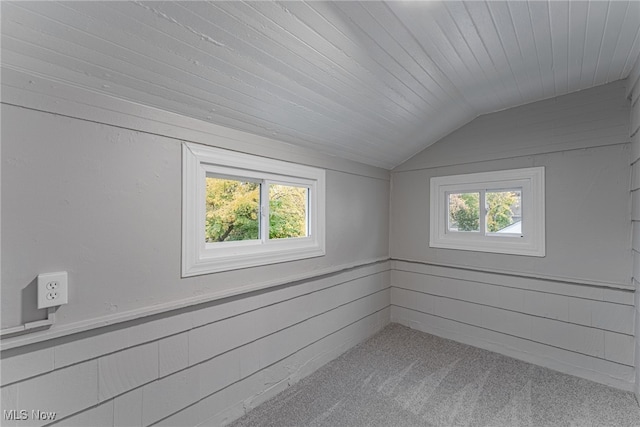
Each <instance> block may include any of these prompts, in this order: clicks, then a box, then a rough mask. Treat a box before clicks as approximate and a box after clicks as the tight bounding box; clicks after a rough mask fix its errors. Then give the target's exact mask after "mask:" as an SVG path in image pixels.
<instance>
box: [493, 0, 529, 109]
mask: <svg viewBox="0 0 640 427" xmlns="http://www.w3.org/2000/svg"><path fill="white" fill-rule="evenodd" d="M487 10H488V12H489V16H490V17H491V24H492V25H493V28H494V29H495V30H496V35H497V36H498V40H499V41H500V47H501V48H502V52H503V53H504V57H505V59H506V61H507V65H508V66H509V71H510V72H511V76H512V77H513V81H514V82H515V84H516V89H517V90H518V95H520V102H524V100H525V98H524V96H523V95H522V91H521V90H520V85H519V84H518V79H517V78H516V74H515V73H514V72H513V66H512V65H511V61H509V55H508V54H507V50H506V49H505V47H504V41H503V40H502V35H501V34H500V31H499V30H498V26H497V25H496V20H495V17H494V16H493V12H492V11H491V8H490V7H488V6H487ZM514 32H515V31H514Z"/></svg>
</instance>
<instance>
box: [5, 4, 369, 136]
mask: <svg viewBox="0 0 640 427" xmlns="http://www.w3.org/2000/svg"><path fill="white" fill-rule="evenodd" d="M43 18H45V19H49V20H51V21H53V22H57V23H58V24H60V25H63V26H65V27H68V28H72V29H74V30H76V31H80V32H83V33H85V34H86V35H87V36H89V37H96V36H94V35H92V34H89V33H86V32H84V31H83V30H82V29H79V28H76V27H72V26H68V25H67V24H65V23H62V22H60V21H57V20H55V19H53V18H50V17H44V16H43ZM141 24H143V25H146V24H144V23H141ZM167 36H168V37H171V36H170V35H167ZM9 37H10V36H9ZM49 37H55V36H52V35H49ZM16 40H18V39H16ZM100 40H104V39H100ZM18 41H20V42H22V43H27V44H31V45H32V46H34V47H36V48H41V49H47V50H51V51H52V52H56V53H57V54H59V55H63V56H66V57H68V58H72V59H74V60H77V61H81V62H84V63H86V64H87V65H90V66H94V67H100V68H104V67H102V66H100V65H97V64H92V63H89V62H87V61H84V60H82V59H80V58H76V57H70V56H68V55H67V54H64V53H62V52H59V51H55V50H52V49H50V48H46V47H44V46H38V45H35V44H33V43H30V42H28V41H25V40H18ZM104 41H105V42H106V43H109V44H112V45H114V46H118V47H120V48H123V49H126V50H129V49H128V48H126V47H124V46H121V45H118V44H116V43H113V42H110V41H108V40H104ZM79 46H80V47H82V48H84V49H86V48H85V47H84V46H81V45H79ZM131 52H132V53H134V54H139V53H138V52H135V51H131ZM98 53H99V54H101V55H104V54H102V53H101V52H98ZM143 56H145V57H146V58H148V59H149V60H150V61H153V62H157V60H155V59H154V58H152V57H148V56H146V55H143ZM110 57H112V58H113V59H115V60H117V61H121V62H124V63H127V64H129V65H131V66H132V67H134V68H135V67H138V66H137V65H135V64H133V63H131V62H128V61H125V60H122V59H120V58H116V57H114V56H110ZM163 65H166V66H169V67H171V68H174V69H176V70H178V71H180V72H186V73H189V74H190V75H192V76H194V77H196V78H198V79H203V78H202V77H200V76H198V75H196V74H193V73H191V72H189V71H187V70H184V69H180V68H176V67H173V66H172V65H169V64H164V63H163ZM138 68H139V67H138ZM111 71H112V72H113V73H116V74H120V75H122V76H125V77H126V78H128V79H136V80H139V81H142V82H144V83H148V84H153V85H156V86H158V87H159V88H162V89H164V90H169V91H173V90H172V89H170V88H168V87H166V86H162V85H158V84H156V83H150V82H147V81H146V80H140V79H137V78H136V77H133V76H130V75H128V74H124V73H120V72H118V71H115V70H111ZM148 71H149V72H151V73H154V74H157V73H155V72H154V71H151V70H148ZM159 76H160V77H164V78H166V79H168V80H172V81H175V82H177V83H179V84H185V85H187V86H191V87H192V88H194V89H198V88H197V87H196V86H193V85H190V84H187V83H184V82H182V81H178V80H175V79H174V78H172V77H167V76H162V75H159ZM110 83H111V84H115V85H117V84H118V83H116V82H110ZM209 83H210V84H214V85H217V86H219V84H218V83H216V82H210V81H209ZM131 89H133V88H131ZM227 90H230V91H234V92H237V93H238V94H241V95H243V96H247V97H250V98H254V99H255V100H256V101H259V102H261V103H263V102H264V101H262V100H260V99H259V98H255V97H254V96H253V95H251V94H249V93H245V92H243V91H239V90H237V89H235V88H231V87H227ZM174 92H175V91H174ZM180 94H181V95H184V96H190V97H193V98H194V99H199V100H201V101H203V102H208V100H206V99H204V98H198V97H194V96H193V95H187V94H183V93H180ZM217 96H219V97H221V98H226V97H225V96H224V95H221V94H219V93H218V94H217ZM274 96H275V95H274ZM226 99H227V100H229V101H231V99H230V98H226ZM284 101H286V100H284ZM226 108H227V109H229V110H231V111H234V112H238V113H241V114H247V113H245V112H242V111H240V110H237V109H234V108H231V107H226ZM314 113H315V114H318V115H320V116H325V115H324V114H319V113H318V112H316V111H314ZM253 117H254V118H256V119H258V120H261V121H266V122H268V123H272V124H276V123H274V122H270V121H269V120H266V119H263V118H259V117H257V116H253ZM325 117H327V116H325ZM197 118H199V119H203V118H201V117H197ZM227 118H229V119H231V118H230V117H227ZM327 118H328V119H329V120H331V121H333V122H335V123H339V122H337V121H336V119H331V118H329V117H327ZM234 120H235V119H234ZM245 123H247V124H251V123H250V122H245ZM318 125H321V123H318ZM288 129H289V130H293V131H296V132H299V130H296V129H293V128H288ZM363 138H365V139H364V140H363V141H369V140H370V138H371V135H369V136H366V135H363ZM309 142H311V141H309Z"/></svg>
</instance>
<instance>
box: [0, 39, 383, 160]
mask: <svg viewBox="0 0 640 427" xmlns="http://www.w3.org/2000/svg"><path fill="white" fill-rule="evenodd" d="M5 37H7V38H9V39H13V37H12V36H5ZM20 42H21V43H25V44H30V45H33V44H32V43H30V42H27V41H24V40H20ZM33 46H35V47H37V48H39V49H45V50H50V49H48V48H46V47H42V46H37V45H33ZM52 52H55V51H52ZM16 53H18V54H20V52H16ZM56 53H57V54H58V55H60V56H64V57H67V58H70V59H72V60H76V61H79V62H85V63H87V64H88V65H90V66H92V67H97V68H103V67H102V66H100V65H97V64H92V63H88V62H86V61H83V60H81V59H79V58H73V57H69V56H68V55H66V54H64V53H61V52H56ZM112 72H113V73H114V74H122V73H120V72H118V71H113V70H112ZM123 75H124V76H126V77H127V78H129V79H134V80H140V79H137V78H135V77H132V76H128V75H125V74H123ZM63 81H65V82H67V83H73V84H75V85H78V87H83V88H85V89H90V90H96V88H93V87H89V86H85V85H83V84H80V83H78V82H77V81H67V80H63ZM111 84H113V85H114V86H122V87H124V88H127V89H129V90H132V91H137V89H135V88H132V87H130V86H127V85H123V84H120V83H115V82H111ZM150 84H151V83H150ZM153 85H155V86H158V87H159V88H162V89H164V90H167V91H170V92H176V91H175V90H173V89H170V88H167V87H165V86H160V85H156V84H153ZM176 93H178V92H176ZM180 94H182V95H184V96H187V97H191V98H194V99H199V100H201V101H206V100H205V99H202V98H198V97H195V96H192V95H188V94H184V93H180ZM115 96H118V97H120V98H123V99H127V98H126V97H124V96H122V95H115ZM219 96H221V95H219ZM221 97H223V96H221ZM223 98H224V97H223ZM174 102H176V103H179V104H180V103H182V102H181V101H177V100H174ZM182 104H184V103H182ZM184 105H188V104H184ZM152 106H154V107H156V108H162V109H167V108H166V107H158V106H156V105H152ZM226 108H227V109H229V110H231V111H234V112H237V113H239V114H240V115H245V116H250V117H251V118H252V119H253V120H254V121H245V120H242V119H238V118H232V117H228V116H223V117H225V118H227V119H230V120H233V121H238V122H242V123H245V124H247V125H251V126H256V127H262V126H260V125H258V124H257V123H256V122H258V123H259V122H263V123H267V124H272V125H278V126H279V127H280V129H285V130H288V131H293V133H294V134H300V135H304V137H303V139H304V140H305V141H307V142H309V143H312V144H314V143H318V142H322V143H324V144H327V143H329V144H331V145H334V146H335V147H337V148H341V149H342V144H340V143H339V142H335V143H334V142H330V141H329V140H327V139H324V140H316V137H315V136H314V135H312V134H305V133H304V132H303V131H300V130H299V129H294V128H290V127H287V126H284V125H282V124H277V123H275V122H272V121H270V120H268V119H265V118H261V117H258V116H255V115H252V114H250V113H247V112H244V111H241V110H236V109H234V108H231V107H226ZM168 111H173V110H168ZM173 112H176V113H178V112H177V111H173ZM188 116H189V117H192V118H195V119H199V120H204V119H203V118H201V117H194V116H192V115H188ZM318 125H319V126H320V125H321V124H320V123H319V124H318ZM263 129H264V130H266V131H268V132H269V131H270V129H269V128H268V127H265V128H263ZM281 133H282V134H283V135H287V133H285V132H281ZM341 133H342V132H341ZM294 134H290V133H289V134H288V135H287V136H289V137H293V138H297V137H296V136H295V135H294ZM363 138H364V139H362V140H361V143H363V144H366V145H375V146H376V147H377V146H378V145H377V144H374V143H372V141H371V138H366V137H363ZM354 154H357V152H356V153H354Z"/></svg>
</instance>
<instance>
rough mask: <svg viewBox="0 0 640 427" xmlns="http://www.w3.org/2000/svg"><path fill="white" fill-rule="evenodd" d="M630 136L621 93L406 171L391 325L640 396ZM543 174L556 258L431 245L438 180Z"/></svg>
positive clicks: (508, 122)
mask: <svg viewBox="0 0 640 427" xmlns="http://www.w3.org/2000/svg"><path fill="white" fill-rule="evenodd" d="M628 129H629V104H628V101H627V99H626V96H625V82H624V81H618V82H614V83H611V84H608V85H605V86H601V87H596V88H593V89H590V90H585V91H582V92H578V93H574V94H569V95H566V96H562V97H559V98H554V99H549V100H544V101H540V102H536V103H533V104H528V105H524V106H520V107H515V108H512V109H509V110H505V111H501V112H497V113H493V114H489V115H486V116H482V117H479V118H477V119H476V120H474V121H473V122H471V123H469V124H467V125H466V126H464V127H462V128H460V129H459V130H457V131H456V132H454V133H452V134H451V135H449V136H447V137H446V138H444V139H443V140H441V141H440V142H438V143H436V144H434V145H433V146H431V147H429V148H427V149H426V150H425V151H423V152H422V153H420V154H418V155H416V156H415V157H414V158H412V159H410V160H409V161H407V162H406V163H405V164H403V165H401V166H399V167H398V168H396V169H395V170H394V171H393V173H392V187H393V191H392V194H391V227H390V229H391V241H390V248H391V249H390V251H391V257H392V259H394V261H393V263H392V275H391V282H392V292H391V303H392V309H391V318H392V321H397V322H400V323H403V324H406V325H409V326H411V327H415V328H417V329H421V330H424V331H427V332H430V333H434V334H437V335H441V336H444V337H448V338H453V339H456V340H460V341H464V342H468V343H471V344H473V345H477V346H480V347H485V348H489V349H491V350H494V351H498V352H502V353H505V354H508V355H511V356H515V357H518V358H521V359H524V360H528V361H531V362H534V363H538V364H541V365H543V366H549V367H552V368H554V369H557V370H561V371H564V372H568V373H572V374H576V375H579V376H583V377H586V378H590V379H593V380H596V381H599V382H603V383H606V384H611V385H614V386H616V387H620V388H624V389H632V388H633V382H634V336H633V334H634V328H633V322H634V321H633V318H634V292H633V290H634V289H633V287H632V286H631V281H630V271H631V256H630V241H629V240H630V239H629V236H630V214H629V193H628V191H629V190H628V188H629V177H630V167H629V157H630V146H629V144H628V142H629V131H628ZM532 166H544V167H545V168H546V245H547V248H546V254H547V255H546V257H544V258H538V257H525V256H515V255H503V254H492V253H480V252H470V251H459V250H446V249H436V248H430V247H429V246H428V242H429V235H428V233H429V208H428V206H429V179H430V178H431V177H433V176H442V175H453V174H460V173H471V172H482V171H491V170H500V169H514V168H522V167H532Z"/></svg>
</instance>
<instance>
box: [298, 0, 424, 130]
mask: <svg viewBox="0 0 640 427" xmlns="http://www.w3.org/2000/svg"><path fill="white" fill-rule="evenodd" d="M305 5H306V6H307V7H309V8H310V9H312V10H314V11H315V13H316V14H318V16H320V17H322V19H324V21H325V22H326V23H327V24H329V25H330V26H332V27H333V28H334V29H335V30H336V31H338V32H339V33H340V34H342V35H343V36H344V37H345V38H347V39H349V37H348V36H347V35H346V34H344V32H343V31H342V30H341V29H340V28H338V27H336V26H335V25H334V24H333V23H332V22H331V21H329V20H328V19H327V18H326V17H325V16H324V15H323V14H322V13H320V12H319V11H318V10H317V9H315V8H313V7H311V6H309V5H308V4H307V3H305ZM305 25H307V26H309V25H308V24H306V23H305ZM356 25H357V24H356ZM358 28H359V27H358ZM383 51H384V49H383ZM392 59H393V58H392ZM370 60H371V61H373V62H375V63H376V64H377V65H378V67H379V68H380V69H381V70H384V71H385V72H386V74H387V75H388V77H390V78H391V79H393V80H395V81H397V82H398V83H399V84H400V85H401V86H404V87H405V88H406V89H407V90H408V91H409V92H411V93H413V94H414V95H415V96H416V97H418V98H419V99H420V100H422V101H423V102H424V103H426V104H427V105H428V106H429V109H430V110H432V111H434V112H435V111H437V108H436V107H435V106H434V105H432V104H431V103H430V102H428V101H427V100H426V99H424V98H423V97H422V96H420V95H419V94H418V93H416V92H415V90H413V88H411V87H409V86H408V85H407V83H406V82H404V81H403V80H401V79H400V78H398V76H396V75H395V73H393V72H392V71H391V70H389V69H388V68H387V67H386V66H385V65H384V64H381V63H380V62H379V61H378V60H377V59H376V58H374V57H371V58H370ZM398 94H399V95H400V96H402V97H403V98H404V99H406V97H405V95H404V94H402V93H400V92H398ZM406 101H407V102H409V103H411V104H412V105H413V106H414V107H416V108H417V109H418V110H421V111H422V112H423V113H426V112H427V111H425V110H424V108H423V107H424V105H416V104H415V103H414V102H413V101H410V100H409V99H406ZM414 115H415V114H414ZM416 118H418V119H422V117H420V116H416Z"/></svg>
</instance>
